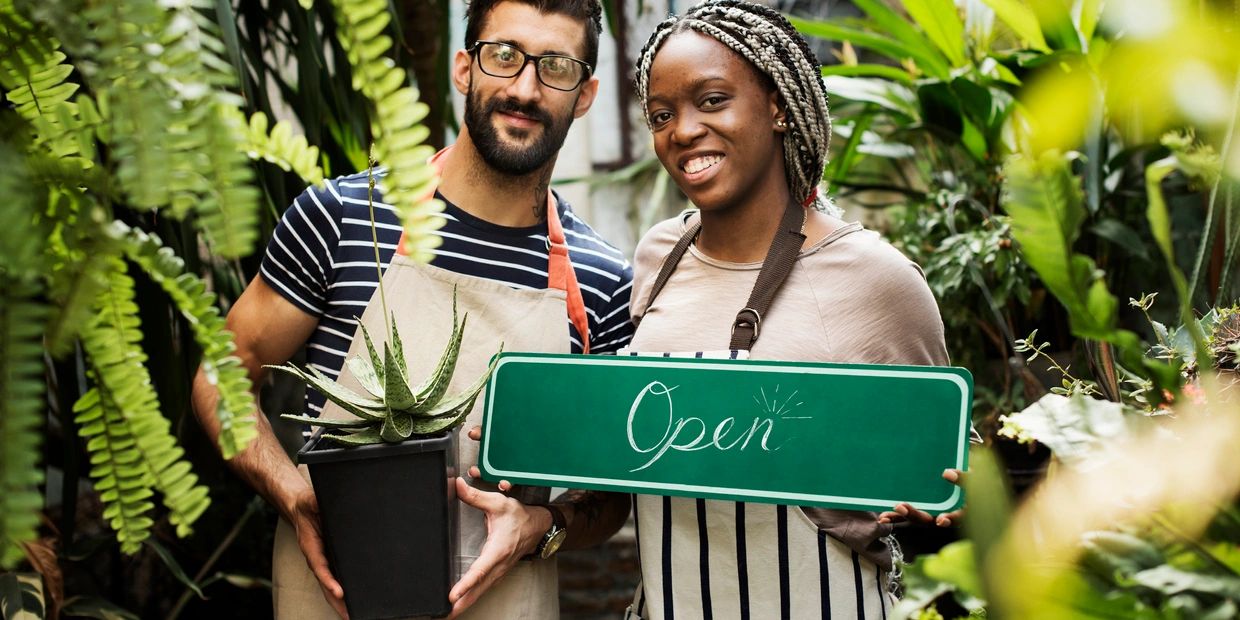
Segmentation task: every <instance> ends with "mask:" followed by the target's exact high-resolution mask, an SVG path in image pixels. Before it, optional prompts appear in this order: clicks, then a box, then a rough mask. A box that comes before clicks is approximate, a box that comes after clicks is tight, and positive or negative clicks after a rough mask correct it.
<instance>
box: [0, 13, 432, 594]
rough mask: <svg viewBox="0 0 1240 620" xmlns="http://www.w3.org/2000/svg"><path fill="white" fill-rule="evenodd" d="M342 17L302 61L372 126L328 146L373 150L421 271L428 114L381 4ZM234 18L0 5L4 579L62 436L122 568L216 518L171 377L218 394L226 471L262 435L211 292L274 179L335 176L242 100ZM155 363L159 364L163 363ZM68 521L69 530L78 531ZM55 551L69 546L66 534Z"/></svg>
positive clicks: (247, 80) (235, 276)
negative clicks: (353, 97)
mask: <svg viewBox="0 0 1240 620" xmlns="http://www.w3.org/2000/svg"><path fill="white" fill-rule="evenodd" d="M336 9H337V15H338V16H340V17H342V18H347V19H341V20H340V21H339V22H335V21H333V22H332V24H331V26H332V27H331V28H330V30H329V31H330V32H331V33H333V34H334V35H335V37H337V38H338V39H339V41H340V43H339V44H336V43H332V44H329V45H323V41H322V40H321V39H318V38H317V35H316V37H315V39H314V40H315V41H318V45H319V50H320V53H321V50H323V49H325V48H326V49H336V48H335V47H334V46H335V45H339V46H340V47H341V48H347V49H348V50H351V51H350V53H348V54H345V55H344V57H346V58H347V62H343V63H340V64H339V65H337V66H336V68H335V71H336V74H337V75H341V76H344V77H345V79H346V80H347V79H350V77H349V76H363V77H355V78H353V79H356V80H359V81H360V82H359V83H362V84H365V87H364V88H362V89H361V94H360V97H361V99H360V101H361V102H362V103H364V104H365V106H366V107H365V108H363V111H362V113H361V115H360V117H361V118H363V119H369V120H368V122H367V123H365V124H362V125H361V126H360V127H354V126H348V127H345V126H341V127H337V128H336V129H337V134H336V135H338V136H340V141H341V142H344V143H351V144H365V143H367V142H370V141H371V140H373V141H374V142H375V143H376V145H377V147H378V152H379V161H380V163H381V164H384V165H386V166H388V167H389V169H390V172H389V174H388V177H387V178H388V182H389V183H390V184H391V188H389V190H388V191H387V197H388V199H389V200H390V201H394V202H395V203H396V204H397V205H398V208H399V210H400V212H401V214H402V216H403V218H404V222H405V223H406V225H407V226H408V227H407V229H406V230H407V234H406V239H408V240H409V244H410V245H411V247H412V252H411V254H412V255H413V256H414V257H415V258H419V257H424V256H425V253H424V250H425V248H426V237H427V236H426V235H425V234H424V233H425V232H426V231H427V230H429V228H430V227H433V226H434V225H435V222H436V221H437V218H433V217H428V216H429V215H431V214H433V213H434V212H435V210H436V209H437V208H438V205H437V204H436V203H435V202H434V201H431V200H428V199H427V198H426V197H425V196H426V195H427V194H428V193H429V192H426V191H425V189H426V188H427V187H429V183H433V181H434V179H433V176H434V173H433V170H432V169H431V168H430V167H429V166H427V165H426V164H425V159H426V156H427V155H429V153H430V152H431V150H430V147H427V146H424V145H423V144H422V143H423V142H424V141H425V140H426V138H427V134H428V132H427V130H426V129H425V128H424V127H422V126H421V125H420V121H421V119H422V118H423V117H424V116H425V114H426V106H425V105H423V104H420V103H418V102H417V91H416V90H415V89H413V88H412V87H409V86H404V83H405V81H406V79H405V75H404V74H403V73H402V72H400V71H398V70H396V69H395V68H394V67H393V66H392V64H391V62H390V61H386V60H385V59H384V55H385V54H386V53H388V52H389V51H390V49H391V47H392V39H391V38H389V37H386V36H382V35H380V33H381V31H383V30H384V29H385V28H386V26H387V23H388V22H387V18H386V10H387V5H386V3H384V2H382V0H378V1H377V2H376V1H370V2H344V1H343V0H342V2H340V3H337V6H336ZM299 10H300V9H299ZM232 11H233V8H232V6H231V5H230V4H229V3H211V2H206V1H205V0H183V1H175V2H156V1H154V0H138V1H126V2H104V3H89V4H85V3H80V2H76V1H75V0H64V1H54V2H44V3H33V2H27V1H23V0H0V87H2V89H3V93H4V99H3V101H4V103H3V104H2V105H0V190H3V191H4V192H5V195H6V200H5V203H4V207H3V209H4V213H5V215H6V216H7V217H5V218H4V219H5V221H6V222H7V225H6V226H5V227H4V228H3V230H0V247H4V248H5V251H4V252H0V286H2V287H3V288H4V289H5V291H6V292H5V295H4V296H3V298H2V299H0V353H2V355H0V567H3V568H6V569H7V568H10V567H13V566H15V565H17V563H19V562H20V561H22V559H23V558H27V559H30V558H32V557H33V556H32V554H33V553H34V551H33V549H35V546H32V542H33V541H34V540H35V538H36V536H37V530H38V528H39V523H40V518H39V512H40V510H41V508H42V507H43V506H44V505H45V501H44V498H43V496H42V492H41V491H40V485H41V483H42V471H43V469H42V467H40V463H41V462H47V461H46V460H45V459H46V458H47V457H45V456H43V455H41V451H42V449H43V448H42V446H43V443H44V429H45V428H49V427H50V428H53V429H55V430H56V432H63V433H64V436H63V437H62V438H63V440H64V441H65V442H66V445H67V447H66V448H65V454H66V457H65V476H66V480H65V485H64V486H65V487H66V489H69V491H67V493H76V491H77V477H76V476H77V473H76V472H75V470H74V469H73V468H74V467H77V466H76V465H74V463H75V462H77V459H78V456H77V452H78V450H79V449H82V447H83V446H84V450H85V454H86V455H87V459H88V460H89V467H88V469H89V476H90V478H91V479H92V481H93V483H94V489H95V491H96V492H97V493H98V495H97V497H98V499H99V500H100V501H101V502H102V504H103V517H104V520H105V521H106V522H107V523H108V525H109V526H110V527H111V528H112V530H113V531H114V532H115V538H116V540H117V541H118V542H119V543H120V549H121V550H122V551H123V552H124V553H126V554H133V553H135V552H137V551H138V550H139V549H141V548H143V546H146V547H150V548H155V545H156V543H155V541H154V539H153V538H152V531H153V528H155V527H156V526H158V525H159V524H161V523H163V522H164V521H165V520H166V522H167V523H168V524H169V525H170V526H171V528H172V529H173V530H174V532H175V534H176V535H178V536H186V535H188V534H189V533H190V532H191V530H192V528H193V527H194V525H195V523H196V522H198V520H199V519H200V517H201V516H202V515H203V514H204V511H206V510H207V509H208V506H209V502H210V500H209V498H208V489H207V485H206V484H205V483H204V481H203V480H202V479H200V478H199V476H198V474H197V473H196V467H195V466H194V465H193V464H192V463H191V461H190V459H189V458H187V456H186V448H185V447H184V446H183V445H182V444H183V443H184V442H185V440H186V438H185V437H184V436H183V435H182V433H181V430H180V429H181V421H182V416H183V412H184V410H185V409H184V405H185V399H187V394H186V388H185V385H187V384H188V381H187V380H186V381H183V382H182V384H181V385H169V380H168V379H167V377H166V376H165V373H164V372H163V370H164V368H163V366H164V365H165V364H166V360H167V359H169V358H172V359H176V360H177V363H174V364H171V366H173V367H176V368H179V367H182V366H184V367H189V368H191V370H190V372H192V368H196V367H198V366H199V364H200V363H201V366H202V368H203V369H204V370H205V372H206V374H207V376H208V377H209V378H210V379H211V380H212V381H213V382H214V383H215V385H216V386H217V388H218V389H219V392H220V398H219V401H218V404H217V409H216V411H215V415H216V416H217V418H218V419H219V421H220V423H221V429H222V430H221V435H220V439H219V449H220V451H221V452H222V453H223V454H224V456H225V457H226V458H231V457H232V456H234V455H236V454H237V453H239V452H240V451H242V450H244V449H245V446H246V444H247V443H248V442H249V441H250V440H251V439H252V438H253V437H254V435H255V432H256V431H255V420H254V419H253V417H252V416H253V413H254V411H255V404H254V396H253V392H252V389H251V388H252V386H251V385H250V382H249V379H248V378H247V374H246V372H245V370H244V368H242V366H241V365H240V363H239V360H238V359H237V358H236V357H235V355H234V354H233V351H234V345H233V342H232V336H231V334H229V333H228V332H227V331H226V330H225V329H224V321H223V318H222V314H221V310H220V306H221V305H222V304H223V303H226V302H224V301H222V300H221V299H220V298H219V297H218V296H217V292H221V291H223V292H225V293H226V294H231V295H232V296H235V294H236V293H237V292H238V291H239V290H240V285H241V283H242V282H244V281H245V280H246V278H244V277H242V273H241V272H240V269H239V268H238V267H237V265H236V260H238V259H242V258H246V257H249V256H250V255H251V253H252V251H253V249H254V245H255V241H256V240H257V238H258V237H259V234H260V232H261V230H260V229H261V228H262V227H263V226H269V222H270V219H269V218H267V219H264V218H262V217H260V216H261V215H262V211H261V210H260V208H259V206H260V202H261V201H262V199H263V197H264V196H266V198H267V199H268V201H269V203H270V204H276V203H278V204H280V205H283V204H287V201H288V199H289V196H288V195H287V194H285V193H282V192H281V193H279V194H273V189H272V188H273V187H274V186H275V185H273V184H272V183H270V181H271V179H272V178H279V176H280V175H283V174H284V172H283V171H291V172H293V173H295V174H296V175H297V176H298V177H300V180H299V181H298V183H299V184H300V183H307V182H309V183H317V182H320V181H321V180H322V179H323V177H324V172H323V170H322V168H321V165H322V164H323V163H326V162H328V161H330V157H328V156H327V155H325V154H324V153H321V152H320V151H319V150H318V149H317V147H315V146H310V144H309V142H307V141H306V139H305V138H304V137H301V136H297V135H295V131H294V129H293V124H291V123H289V122H288V121H285V120H281V121H280V122H277V123H275V124H274V125H271V124H270V122H269V121H268V118H269V115H268V114H264V113H262V112H261V111H255V112H253V113H251V111H250V110H248V109H247V107H246V106H247V104H248V103H252V101H253V99H250V100H248V101H247V100H243V99H242V97H240V96H238V91H244V92H247V93H248V92H250V91H251V90H252V83H251V76H252V75H253V74H255V73H258V74H261V73H262V72H263V71H269V70H270V68H268V67H266V62H267V60H265V57H264V53H265V52H266V49H265V48H264V47H263V43H262V42H253V43H254V45H253V47H251V48H247V49H245V50H243V49H242V48H241V47H240V45H241V44H240V42H239V39H238V37H237V31H236V28H235V23H234V19H235V16H234V15H233V13H232ZM290 14H291V13H290ZM316 15H318V13H316ZM300 17H301V19H302V22H309V21H313V20H312V19H309V18H307V17H306V16H304V15H302V16H300ZM328 17H329V18H330V15H329V16H328ZM318 18H320V19H321V18H322V16H321V15H318ZM221 27H222V28H221ZM311 30H313V28H311ZM376 35H377V36H376ZM285 43H289V44H297V45H306V44H309V45H311V46H314V45H315V43H314V42H312V41H310V42H307V41H285ZM255 67H259V69H255ZM316 70H317V69H316ZM239 74H240V75H242V76H243V79H242V80H240V81H238V79H237V75H239ZM298 86H299V87H300V88H301V89H302V93H303V94H305V93H308V92H310V89H312V88H314V85H313V84H308V83H302V84H299V85H298ZM343 90H346V91H351V90H352V89H351V88H349V87H347V86H346V87H344V89H343ZM290 94H295V93H290ZM266 97H267V95H266V94H265V93H264V94H263V96H262V98H263V100H264V101H266ZM366 108H369V109H366ZM320 120H321V119H320V118H318V117H314V118H306V117H303V118H302V121H303V123H302V125H304V126H310V125H311V124H312V123H318V122H320ZM346 135H350V136H351V137H349V138H345V137H344V136H346ZM334 144H336V143H334ZM333 152H334V153H339V152H340V150H339V146H338V145H333ZM332 157H335V155H333V156H332ZM251 160H261V161H264V162H268V163H270V164H272V166H271V167H265V166H266V164H264V165H263V167H259V168H257V169H258V170H260V172H261V176H262V177H263V179H262V181H261V182H260V180H259V179H257V178H256V175H255V170H256V168H255V165H254V163H253V162H252V161H251ZM277 169H282V171H277V172H276V173H275V174H274V175H273V174H272V172H271V171H272V170H277ZM262 222H268V223H267V224H261V223H262ZM155 231H160V233H161V234H156V232H155ZM251 273H252V272H251ZM152 295H154V296H152ZM159 305H162V307H163V311H162V312H161V311H160V306H159ZM152 330H155V331H152ZM165 330H166V333H169V334H171V335H172V338H167V340H171V341H172V342H173V343H174V344H173V345H172V346H169V345H168V344H166V342H164V341H165V340H166V339H165V338H163V337H160V335H159V334H162V333H165ZM182 334H184V336H183V335H182ZM163 347H167V348H166V349H165V348H163ZM149 351H159V352H160V354H161V355H160V357H159V358H158V362H157V363H153V362H152V361H151V360H150V359H149V357H148V355H149V353H148V352H149ZM156 367H158V368H160V372H153V368H156ZM180 372H182V373H184V372H185V371H184V368H182V369H181V371H180ZM169 374H170V373H169ZM179 376H181V377H185V375H184V374H181V375H179ZM79 384H83V385H84V386H85V389H84V390H82V391H78V388H77V387H76V386H77V385H79ZM46 395H50V396H51V397H52V398H51V400H49V401H48V402H46V403H45V402H44V398H45V397H46ZM169 401H171V402H169ZM49 420H50V425H49V424H46V422H47V421H49ZM73 434H76V435H77V437H74V436H73ZM78 442H81V443H80V444H79V443H78ZM49 465H50V463H49ZM157 504H158V505H157ZM71 506H72V504H68V505H66V510H67V512H68V514H67V515H66V516H65V517H64V520H62V523H69V524H72V522H73V519H74V516H73V514H72V510H71V509H70V508H71ZM234 533H235V532H234ZM61 535H64V536H67V537H68V538H67V539H66V541H65V543H66V545H67V544H70V543H72V542H73V535H72V530H68V531H62V532H61ZM61 552H62V553H65V552H66V551H65V550H64V549H61ZM160 557H161V558H164V559H165V560H166V561H169V562H173V564H175V562H174V561H173V560H170V559H168V558H171V556H165V555H164V554H160ZM30 561H31V562H34V560H33V559H31V560H30ZM211 561H214V560H211ZM54 565H55V562H54V561H53V562H52V563H51V567H49V565H48V564H47V563H44V562H41V561H40V562H39V563H38V564H36V568H40V570H43V569H44V568H46V569H47V570H52V569H53V567H54ZM41 567H42V568H41ZM205 568H206V567H204V570H205ZM174 572H177V573H178V574H183V573H182V572H181V571H180V569H179V568H177V569H176V571H174ZM203 577H205V575H204V576H203ZM182 581H185V582H186V583H187V584H189V585H190V586H191V587H196V586H194V583H196V582H197V579H195V580H193V581H190V580H188V578H187V579H184V580H182ZM5 583H9V582H8V581H6V582H5ZM80 607H81V606H80V605H79V608H80ZM178 609H179V608H178Z"/></svg>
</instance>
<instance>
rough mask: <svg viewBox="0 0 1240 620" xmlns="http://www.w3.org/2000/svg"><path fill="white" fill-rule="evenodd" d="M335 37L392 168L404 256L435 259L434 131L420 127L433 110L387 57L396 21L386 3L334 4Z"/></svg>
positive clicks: (388, 188) (390, 188)
mask: <svg viewBox="0 0 1240 620" xmlns="http://www.w3.org/2000/svg"><path fill="white" fill-rule="evenodd" d="M332 4H333V5H334V7H335V16H336V24H337V29H336V36H337V38H338V39H339V40H340V45H341V47H343V48H344V50H345V52H346V53H347V55H348V58H349V63H350V64H351V65H352V67H353V87H354V88H356V89H357V90H359V91H360V92H361V93H362V94H363V95H365V97H366V98H367V99H368V100H370V102H371V103H372V104H373V105H374V113H373V114H372V115H371V119H372V120H371V127H370V131H371V134H372V137H373V139H374V143H375V151H376V154H377V156H378V159H379V161H380V162H381V163H382V164H383V165H384V166H385V167H386V168H387V174H386V176H385V177H384V179H383V182H382V183H383V187H382V191H383V196H384V198H385V199H386V200H387V202H389V203H391V204H392V205H394V206H395V207H396V211H397V213H399V214H400V218H401V222H402V224H403V226H404V228H405V241H404V243H405V251H406V253H407V254H408V256H409V257H410V258H413V259H414V260H420V261H429V260H430V259H431V254H430V250H432V249H434V247H435V246H436V245H438V243H439V237H438V236H437V235H433V234H431V233H432V232H434V231H435V230H436V229H437V228H439V227H440V226H442V225H443V219H442V218H438V217H434V216H435V215H436V214H437V213H439V212H440V211H442V210H443V204H442V203H440V202H439V201H437V200H434V196H433V195H434V192H433V188H434V186H435V184H436V174H435V171H434V169H433V168H431V166H430V165H429V164H428V163H427V160H428V159H429V158H430V156H431V155H432V154H434V149H433V148H431V147H430V146H428V145H426V144H425V142H426V139H427V137H428V136H429V135H430V130H429V129H427V128H426V126H425V125H422V124H421V121H422V119H423V118H425V117H426V114H427V112H428V111H429V109H428V108H427V106H426V105H425V104H423V103H421V102H420V101H418V91H417V89H416V88H414V87H412V86H403V84H404V83H405V74H404V72H402V71H401V70H400V69H398V68H396V65H395V63H393V62H392V60H391V59H389V58H387V57H386V56H385V54H386V53H387V51H388V49H389V48H391V46H392V39H391V38H390V37H388V36H387V35H384V34H381V33H382V32H383V30H384V29H385V28H386V26H387V24H388V21H389V20H390V19H391V17H390V14H389V13H388V3H387V2H386V1H385V0H333V2H332Z"/></svg>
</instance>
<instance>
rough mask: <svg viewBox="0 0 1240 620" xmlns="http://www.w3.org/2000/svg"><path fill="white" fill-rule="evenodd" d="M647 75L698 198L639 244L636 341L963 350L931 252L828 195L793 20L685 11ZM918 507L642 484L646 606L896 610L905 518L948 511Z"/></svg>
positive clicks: (905, 357) (667, 163)
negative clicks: (666, 490) (924, 268)
mask: <svg viewBox="0 0 1240 620" xmlns="http://www.w3.org/2000/svg"><path fill="white" fill-rule="evenodd" d="M637 91H638V96H639V98H640V101H641V103H642V105H643V106H644V109H645V112H646V118H647V121H648V123H649V125H650V129H651V132H652V134H653V137H654V146H655V152H656V153H657V154H658V157H659V160H660V161H661V162H662V164H663V166H664V167H665V168H666V169H667V171H668V173H669V174H670V175H671V176H672V178H673V179H674V180H675V182H676V184H677V185H678V186H679V187H680V189H681V190H682V191H683V192H684V193H685V195H686V196H688V198H689V200H690V201H692V203H693V204H694V205H695V206H696V207H697V210H693V211H687V212H685V213H682V214H681V215H680V216H677V217H675V218H672V219H670V220H668V221H665V222H662V223H660V224H658V225H657V226H655V227H654V228H653V229H651V231H650V232H649V233H647V234H646V236H645V237H644V238H643V239H642V241H641V243H640V244H639V245H638V248H637V252H636V258H635V265H634V290H633V309H632V311H633V316H634V321H635V322H637V323H638V328H637V333H636V335H635V336H634V338H633V342H632V350H633V351H641V352H656V351H712V350H715V351H717V350H726V349H747V350H749V352H750V357H751V358H752V359H777V360H797V361H819V362H855V363H879V364H909V365H942V364H946V363H947V352H946V349H945V346H944V342H943V325H942V320H941V319H940V317H939V313H938V308H937V307H936V305H935V302H934V298H933V296H932V295H931V293H930V290H929V288H928V287H927V285H926V282H925V279H924V277H923V275H922V274H921V271H920V269H919V268H918V267H917V266H916V265H914V264H913V263H911V262H910V261H909V260H908V259H906V258H905V257H903V256H902V255H901V254H900V253H899V252H897V251H896V250H895V249H893V248H892V247H891V246H889V245H888V244H887V243H885V242H884V241H882V240H881V239H880V238H879V237H878V235H877V234H875V233H873V232H871V231H867V230H864V229H863V228H862V227H861V226H860V225H859V224H855V223H854V224H847V223H845V222H843V221H841V220H840V219H838V218H837V217H836V215H835V214H834V213H833V212H832V211H833V209H831V208H830V207H829V206H828V205H827V204H826V202H825V201H824V200H823V199H822V198H821V197H820V196H819V194H818V189H817V187H818V183H819V180H820V179H821V178H822V173H823V167H824V165H825V162H826V157H827V143H828V141H829V140H830V135H831V123H830V117H829V114H828V109H827V100H826V94H825V92H824V90H823V85H822V81H821V79H820V78H819V65H818V63H817V62H816V60H815V58H814V55H813V53H812V52H811V51H810V49H809V46H808V45H807V44H806V42H805V40H804V39H803V38H802V37H801V36H800V34H798V33H797V32H796V30H795V29H793V27H792V26H791V25H790V24H789V23H788V21H787V20H786V19H784V18H783V17H782V16H780V15H779V14H778V13H776V12H774V11H772V10H770V9H768V8H766V7H762V6H758V5H754V4H749V3H747V2H741V1H739V0H712V1H710V2H706V3H704V4H700V5H698V6H696V7H694V8H692V9H690V10H689V11H688V12H687V13H686V14H684V15H683V16H681V17H673V18H669V19H668V20H666V21H664V22H663V23H662V24H660V25H659V26H658V27H657V29H656V30H655V32H654V33H653V34H652V35H651V37H650V40H649V41H648V42H647V44H646V47H645V48H644V49H643V50H642V53H641V56H640V58H639V60H638V65H637ZM742 308H744V309H745V310H744V311H742ZM874 458H876V459H878V458H898V456H897V455H882V454H876V455H874ZM898 512H900V513H901V514H900V515H896V514H891V513H888V514H886V515H885V517H884V519H883V521H884V522H883V523H880V519H879V518H878V516H877V515H874V514H872V513H863V512H848V511H838V510H825V509H816V508H798V507H795V506H774V505H765V504H745V503H738V502H724V501H714V500H701V499H697V500H695V499H689V498H668V497H658V496H638V497H637V498H636V521H637V526H638V527H637V529H638V545H639V549H640V560H641V565H642V576H643V586H642V587H641V588H639V592H638V593H637V595H636V596H635V600H634V605H633V607H632V608H631V611H630V615H629V617H630V618H651V619H662V618H667V619H671V618H755V619H757V618H781V617H782V618H798V619H799V618H819V617H821V618H829V617H848V618H858V617H868V618H882V617H884V616H885V615H886V613H887V612H888V610H889V609H890V606H891V599H890V597H889V595H888V594H887V591H886V588H887V577H886V573H887V572H888V571H889V570H890V568H891V565H892V552H891V548H890V547H889V546H888V545H887V544H886V543H885V542H884V541H883V540H882V539H883V537H884V536H885V535H886V534H888V533H890V528H891V526H890V525H889V524H888V523H886V521H890V520H892V519H893V518H898V517H901V516H908V517H920V518H922V519H925V518H927V517H928V515H924V514H923V513H917V512H916V511H913V512H910V511H909V508H908V507H907V506H904V505H902V506H901V507H900V509H899V510H898ZM943 521H945V520H940V524H942V523H943Z"/></svg>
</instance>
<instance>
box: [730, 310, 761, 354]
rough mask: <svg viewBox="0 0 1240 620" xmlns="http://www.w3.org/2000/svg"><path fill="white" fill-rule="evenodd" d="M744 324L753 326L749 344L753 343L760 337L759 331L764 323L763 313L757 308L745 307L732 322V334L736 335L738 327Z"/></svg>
mask: <svg viewBox="0 0 1240 620" xmlns="http://www.w3.org/2000/svg"><path fill="white" fill-rule="evenodd" d="M742 325H748V326H751V327H753V336H752V337H750V339H749V344H751V345H752V344H753V343H754V341H756V340H757V339H758V332H759V331H760V328H761V325H762V315H761V314H758V311H757V310H754V309H753V308H749V307H745V308H741V311H740V312H737V313H736V320H735V321H733V322H732V335H733V336H735V335H736V328H737V327H740V326H742Z"/></svg>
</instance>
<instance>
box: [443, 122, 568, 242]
mask: <svg viewBox="0 0 1240 620" xmlns="http://www.w3.org/2000/svg"><path fill="white" fill-rule="evenodd" d="M445 158H446V161H445V162H444V166H443V175H442V177H441V178H440V181H439V192H440V193H441V194H443V197H444V198H446V199H447V200H448V201H450V202H451V203H452V204H454V205H456V206H457V207H460V208H461V210H463V211H465V212H466V213H469V214H470V215H472V216H474V217H477V218H479V219H482V220H485V221H487V222H490V223H492V224H496V225H499V226H508V227H512V228H521V227H525V226H534V225H535V224H538V223H541V222H544V221H546V219H547V188H548V187H549V186H550V184H551V171H552V169H554V167H555V159H554V158H552V159H551V160H550V161H548V162H547V163H546V164H545V165H544V166H543V167H542V168H539V169H538V170H535V171H534V172H531V173H529V174H526V175H521V176H512V175H507V174H503V173H501V172H498V171H496V170H495V169H493V168H491V167H490V166H489V165H488V164H487V163H486V162H485V161H484V160H483V159H482V155H481V154H479V153H478V149H477V147H476V146H474V144H473V141H472V140H470V137H469V133H468V132H467V131H466V130H465V129H464V128H462V129H461V134H460V136H459V138H458V139H457V141H456V144H455V145H454V146H453V147H452V150H451V151H449V152H448V153H447V155H446V156H445Z"/></svg>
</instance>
